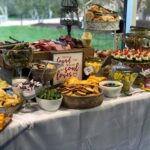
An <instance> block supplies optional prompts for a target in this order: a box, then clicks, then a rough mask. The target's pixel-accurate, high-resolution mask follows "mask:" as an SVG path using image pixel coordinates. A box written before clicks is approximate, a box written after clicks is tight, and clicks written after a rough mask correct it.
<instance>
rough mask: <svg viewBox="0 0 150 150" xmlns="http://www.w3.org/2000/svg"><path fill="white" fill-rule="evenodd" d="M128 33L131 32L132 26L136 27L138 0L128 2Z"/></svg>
mask: <svg viewBox="0 0 150 150" xmlns="http://www.w3.org/2000/svg"><path fill="white" fill-rule="evenodd" d="M127 1H128V3H127V18H126V33H128V32H129V31H130V26H136V15H137V0H127Z"/></svg>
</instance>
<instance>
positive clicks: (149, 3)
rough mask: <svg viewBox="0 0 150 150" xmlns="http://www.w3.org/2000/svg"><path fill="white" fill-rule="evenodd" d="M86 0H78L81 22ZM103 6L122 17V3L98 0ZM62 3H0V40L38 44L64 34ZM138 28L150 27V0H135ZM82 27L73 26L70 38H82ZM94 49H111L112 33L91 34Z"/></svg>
mask: <svg viewBox="0 0 150 150" xmlns="http://www.w3.org/2000/svg"><path fill="white" fill-rule="evenodd" d="M87 1H88V0H78V2H79V15H80V18H81V20H82V17H83V10H84V4H85V3H86V2H87ZM95 2H99V3H100V4H101V5H102V6H104V7H106V8H109V9H111V10H114V11H117V12H118V13H119V15H120V16H121V17H122V15H123V9H124V6H123V2H124V0H98V1H96V0H95ZM60 3H61V0H0V35H1V36H0V41H5V40H10V39H9V36H12V37H14V38H16V39H18V40H24V41H29V42H33V41H37V40H39V39H53V40H55V39H57V38H58V37H59V36H61V35H66V29H65V27H64V26H61V25H60V24H59V19H60V18H59V17H60ZM137 8H138V10H137V11H138V13H137V18H136V19H137V25H138V26H144V27H148V26H149V24H150V9H149V8H150V0H138V7H137ZM83 31H84V30H83V29H82V28H80V29H79V28H77V27H74V28H73V30H72V36H73V37H76V38H81V36H82V34H83ZM92 35H93V47H94V48H96V49H113V48H114V37H113V35H114V34H113V33H96V32H93V33H92Z"/></svg>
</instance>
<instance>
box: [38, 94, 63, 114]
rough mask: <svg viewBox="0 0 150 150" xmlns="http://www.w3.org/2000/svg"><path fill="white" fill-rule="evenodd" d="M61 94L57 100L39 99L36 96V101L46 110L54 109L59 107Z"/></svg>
mask: <svg viewBox="0 0 150 150" xmlns="http://www.w3.org/2000/svg"><path fill="white" fill-rule="evenodd" d="M62 99H63V96H62V95H61V98H60V99H57V100H47V99H41V98H38V97H36V101H37V103H38V104H39V106H40V107H41V108H42V109H44V110H47V111H56V110H58V109H59V107H60V105H61V103H62Z"/></svg>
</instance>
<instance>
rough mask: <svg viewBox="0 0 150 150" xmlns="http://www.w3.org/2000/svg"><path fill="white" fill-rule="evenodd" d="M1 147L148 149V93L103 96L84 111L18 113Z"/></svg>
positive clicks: (25, 149) (13, 149)
mask: <svg viewBox="0 0 150 150" xmlns="http://www.w3.org/2000/svg"><path fill="white" fill-rule="evenodd" d="M0 146H1V147H0V150H150V93H141V94H135V95H133V96H129V97H120V98H116V99H105V101H104V102H103V104H102V105H101V106H99V107H96V108H93V109H86V110H71V109H69V110H68V109H61V110H59V111H56V112H46V111H43V110H38V111H36V112H34V113H31V114H22V113H18V114H15V115H14V116H13V121H12V123H11V124H10V125H9V126H8V127H7V128H6V129H5V130H4V131H3V132H2V133H0Z"/></svg>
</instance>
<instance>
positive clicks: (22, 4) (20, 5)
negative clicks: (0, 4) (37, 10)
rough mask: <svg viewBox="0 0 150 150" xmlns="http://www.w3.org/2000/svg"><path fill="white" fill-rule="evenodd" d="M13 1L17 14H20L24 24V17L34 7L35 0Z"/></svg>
mask: <svg viewBox="0 0 150 150" xmlns="http://www.w3.org/2000/svg"><path fill="white" fill-rule="evenodd" d="M13 1H14V4H15V6H14V8H15V11H16V14H17V15H19V16H20V18H21V24H22V21H23V18H24V17H25V16H26V15H27V14H28V13H29V11H30V10H31V9H32V7H33V2H34V0H29V1H28V2H26V1H25V0H13Z"/></svg>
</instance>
